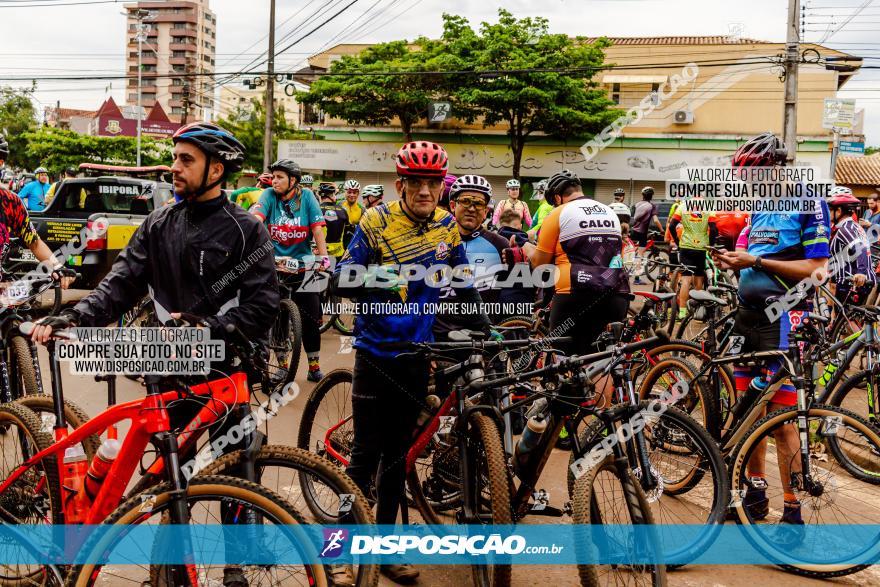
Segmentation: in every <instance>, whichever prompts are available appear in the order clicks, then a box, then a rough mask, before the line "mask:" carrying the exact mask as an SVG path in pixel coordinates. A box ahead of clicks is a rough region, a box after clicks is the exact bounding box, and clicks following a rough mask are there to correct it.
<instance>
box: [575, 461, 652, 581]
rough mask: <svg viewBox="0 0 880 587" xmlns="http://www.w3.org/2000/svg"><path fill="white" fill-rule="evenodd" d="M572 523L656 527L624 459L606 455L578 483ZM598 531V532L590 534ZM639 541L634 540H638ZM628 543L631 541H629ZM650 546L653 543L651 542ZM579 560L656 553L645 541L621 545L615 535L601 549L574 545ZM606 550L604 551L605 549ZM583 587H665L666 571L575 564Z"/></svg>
mask: <svg viewBox="0 0 880 587" xmlns="http://www.w3.org/2000/svg"><path fill="white" fill-rule="evenodd" d="M572 509H573V512H572V521H573V523H574V524H577V525H594V526H603V525H612V526H629V525H633V526H636V525H649V524H653V523H654V519H653V516H652V514H651V507H650V505H649V504H648V501H647V499H646V498H645V493H644V492H643V491H642V488H641V487H640V486H639V483H638V481H636V480H635V478H634V477H633V476H632V474H631V473H630V472H629V467H628V465H627V463H626V461H625V460H624V459H620V460H618V459H616V458H615V457H614V455H608V456H607V457H605V458H604V459H603V460H602V461H601V462H599V463H598V464H596V465H595V466H593V467H592V468H590V469H589V470H587V471H586V472H585V473H584V474H583V475H581V477H580V478H578V479H577V480H576V481H575V483H574V487H573V494H572ZM593 531H596V530H593ZM639 537H643V536H642V535H641V534H639V535H636V540H637V538H639ZM630 539H632V537H630ZM652 542H653V541H652ZM577 549H578V559H579V560H583V561H595V560H599V559H600V557H601V558H602V559H606V560H607V559H608V558H610V557H611V556H613V555H620V554H621V553H627V554H630V555H634V554H635V553H636V552H646V551H647V552H649V553H655V554H656V553H657V552H659V550H660V547H659V545H658V544H656V543H649V544H645V543H644V541H638V542H635V541H633V542H627V543H621V542H620V541H619V540H615V536H614V534H611V535H609V536H607V540H606V541H605V544H599V545H594V544H592V543H590V542H589V541H587V540H580V541H578V543H577ZM606 549H607V550H606ZM578 574H579V575H580V578H581V585H584V586H586V587H595V586H599V585H602V586H604V585H652V586H655V587H661V586H664V585H666V568H665V567H664V566H663V565H662V564H620V565H596V564H578Z"/></svg>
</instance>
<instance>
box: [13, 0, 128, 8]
mask: <svg viewBox="0 0 880 587" xmlns="http://www.w3.org/2000/svg"><path fill="white" fill-rule="evenodd" d="M7 1H9V0H7ZM41 1H42V2H45V1H46V0H41ZM125 2H128V0H88V1H86V2H55V3H51V4H0V8H46V7H55V6H85V5H87V4H123V3H125Z"/></svg>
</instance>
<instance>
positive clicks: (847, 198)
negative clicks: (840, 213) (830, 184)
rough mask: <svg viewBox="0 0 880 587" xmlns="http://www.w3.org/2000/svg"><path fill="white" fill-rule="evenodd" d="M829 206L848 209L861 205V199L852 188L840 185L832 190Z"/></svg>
mask: <svg viewBox="0 0 880 587" xmlns="http://www.w3.org/2000/svg"><path fill="white" fill-rule="evenodd" d="M827 202H828V207H829V208H846V209H852V210H854V209H856V208H858V207H859V206H860V205H861V203H862V202H861V200H859V199H858V198H857V197H855V196H854V195H853V193H852V190H851V189H849V188H847V187H843V186H838V187H836V188H834V189H833V190H831V195H830V196H828V200H827Z"/></svg>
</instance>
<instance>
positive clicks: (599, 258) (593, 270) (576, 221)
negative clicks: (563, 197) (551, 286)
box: [537, 198, 629, 294]
mask: <svg viewBox="0 0 880 587" xmlns="http://www.w3.org/2000/svg"><path fill="white" fill-rule="evenodd" d="M537 248H538V250H539V251H541V252H544V253H548V254H551V255H553V262H554V263H555V264H556V266H557V267H558V268H559V279H558V281H557V282H556V292H557V293H560V294H564V293H571V291H572V290H593V291H610V292H619V293H628V292H629V279H628V277H627V275H626V271H625V270H624V268H623V260H622V258H621V250H622V243H621V236H620V220H618V218H617V214H615V213H614V211H613V210H612V209H611V208H609V207H608V206H606V205H605V204H600V203H599V202H597V201H595V200H590V199H588V198H578V199H577V200H572V201H570V202H568V203H566V204H563V205H562V206H559V207H557V208H555V209H554V210H553V211H552V212H550V214H549V215H548V216H547V218H545V219H544V224H542V225H541V232H540V234H539V235H538V246H537Z"/></svg>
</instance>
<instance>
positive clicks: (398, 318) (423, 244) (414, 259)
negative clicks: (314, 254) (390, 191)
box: [336, 201, 468, 357]
mask: <svg viewBox="0 0 880 587" xmlns="http://www.w3.org/2000/svg"><path fill="white" fill-rule="evenodd" d="M467 262H468V261H467V255H466V253H465V249H464V246H463V245H462V243H461V235H459V233H458V228H457V227H456V225H455V220H454V218H453V217H452V215H450V214H449V213H448V212H445V211H443V210H440V209H437V210H435V211H434V216H433V218H432V219H431V220H429V221H428V222H426V223H417V222H414V221H413V220H411V219H410V218H409V217H408V216H407V215H406V214H404V212H403V210H402V209H401V204H400V202H399V201H396V202H391V203H388V204H381V205H379V206H377V207H375V208H370V209H369V210H367V211H366V212H364V215H363V217H362V218H361V221H360V224H359V225H358V228H357V230H356V231H355V234H354V237H353V238H352V241H351V244H350V245H349V246H348V249H347V250H346V252H345V255H344V256H343V258H342V261H340V262H339V265H338V266H337V267H336V273H340V272H345V273H343V276H345V275H352V274H353V272H354V267H352V266H360V267H364V268H367V267H369V266H370V265H385V266H389V265H391V266H395V267H394V269H395V273H398V272H399V268H400V266H407V265H421V266H422V267H424V268H425V269H426V270H427V269H428V268H431V267H435V271H437V268H436V266H438V265H441V266H442V265H448V266H451V267H457V266H458V265H465V264H467ZM427 273H428V278H425V279H411V280H410V281H409V282H408V283H407V286H406V288H404V289H401V290H400V291H399V292H394V291H391V290H388V291H374V292H371V293H370V294H368V295H365V296H363V297H362V298H360V299H359V300H358V301H359V302H361V306H360V307H361V310H362V311H361V312H360V313H359V314H358V316H357V319H356V320H355V328H354V334H355V343H354V347H355V348H357V349H362V350H366V351H368V352H370V353H372V354H374V355H377V356H380V357H394V356H396V355H397V354H399V352H400V351H398V350H387V349H383V348H381V345H382V343H387V342H399V341H412V342H428V341H432V340H433V336H432V334H431V327H432V326H433V324H434V315H433V313H431V312H428V313H425V312H424V310H426V309H427V308H428V307H429V305H430V304H435V303H437V301H438V300H439V298H440V287H439V286H438V284H437V283H430V284H429V283H428V281H429V278H430V275H431V273H432V271H428V272H427ZM404 304H405V305H404ZM371 308H390V309H392V310H391V311H390V312H373V311H371ZM364 310H365V311H364Z"/></svg>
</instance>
